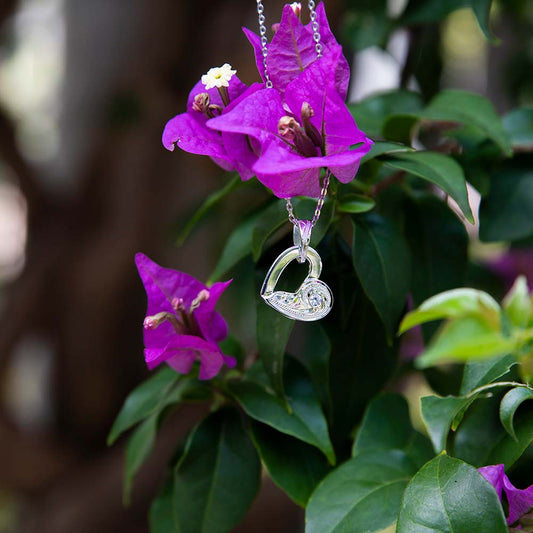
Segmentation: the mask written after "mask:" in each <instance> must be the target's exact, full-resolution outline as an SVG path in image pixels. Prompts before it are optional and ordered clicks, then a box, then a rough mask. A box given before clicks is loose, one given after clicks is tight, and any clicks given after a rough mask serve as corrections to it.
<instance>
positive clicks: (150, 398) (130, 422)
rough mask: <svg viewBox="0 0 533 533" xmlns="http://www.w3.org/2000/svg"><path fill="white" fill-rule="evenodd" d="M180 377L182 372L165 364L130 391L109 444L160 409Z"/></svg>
mask: <svg viewBox="0 0 533 533" xmlns="http://www.w3.org/2000/svg"><path fill="white" fill-rule="evenodd" d="M180 377H181V376H180V374H178V373H177V372H176V371H175V370H173V369H172V368H170V367H168V366H166V365H165V366H164V367H163V368H161V370H158V371H157V373H155V375H154V376H151V377H150V378H149V379H147V380H146V381H144V382H143V383H141V384H140V385H139V386H138V387H137V388H136V389H134V390H133V391H132V392H130V394H129V395H128V397H127V398H126V400H125V402H124V405H123V406H122V409H121V410H120V412H119V414H118V416H117V418H116V420H115V422H114V424H113V427H112V428H111V431H110V432H109V436H108V437H107V444H108V445H111V444H113V443H114V442H115V441H116V440H117V438H118V437H119V436H120V435H121V434H122V433H123V432H124V431H126V430H128V429H129V428H131V427H132V426H134V425H135V424H137V423H138V422H140V421H141V420H144V419H145V418H148V417H149V416H150V415H151V414H153V413H155V412H156V411H158V410H160V409H161V408H162V406H163V404H164V402H165V398H166V397H167V395H168V394H169V393H170V391H171V389H172V388H174V386H175V385H176V384H177V383H178V381H179V380H180Z"/></svg>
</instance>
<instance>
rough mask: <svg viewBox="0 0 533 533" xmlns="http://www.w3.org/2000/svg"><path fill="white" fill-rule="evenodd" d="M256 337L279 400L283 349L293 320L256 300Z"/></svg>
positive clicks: (259, 299)
mask: <svg viewBox="0 0 533 533" xmlns="http://www.w3.org/2000/svg"><path fill="white" fill-rule="evenodd" d="M256 315H257V320H256V324H257V326H256V336H257V348H258V350H259V356H260V357H261V361H262V362H263V366H264V368H265V371H266V373H267V375H268V377H269V379H270V382H271V384H272V388H273V389H274V391H275V392H276V394H278V395H279V396H280V397H281V398H283V397H284V395H285V393H284V389H283V359H284V357H285V347H286V346H287V342H288V341H289V337H290V335H291V331H292V328H293V327H294V320H290V319H288V318H286V317H284V316H283V315H282V314H281V313H278V312H277V311H276V310H274V309H273V308H272V307H270V306H269V305H267V304H266V303H265V302H264V301H263V299H262V298H258V299H257V307H256Z"/></svg>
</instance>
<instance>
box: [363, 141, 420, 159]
mask: <svg viewBox="0 0 533 533" xmlns="http://www.w3.org/2000/svg"><path fill="white" fill-rule="evenodd" d="M409 151H412V148H411V147H410V146H406V145H405V144H400V143H394V142H387V141H376V142H374V144H373V145H372V148H370V152H368V153H367V154H365V155H364V156H363V158H362V159H361V165H363V164H365V163H366V162H367V161H370V160H371V159H375V158H376V157H379V156H381V155H385V154H393V153H394V152H409Z"/></svg>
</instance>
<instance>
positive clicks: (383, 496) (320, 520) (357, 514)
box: [305, 450, 416, 533]
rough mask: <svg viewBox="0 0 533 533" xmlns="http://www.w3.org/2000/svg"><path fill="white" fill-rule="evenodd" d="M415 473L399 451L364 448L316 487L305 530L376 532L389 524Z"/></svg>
mask: <svg viewBox="0 0 533 533" xmlns="http://www.w3.org/2000/svg"><path fill="white" fill-rule="evenodd" d="M415 472H416V466H415V465H414V464H413V463H412V461H411V460H410V459H409V457H407V455H406V454H405V453H404V452H402V451H400V450H375V451H370V450H367V451H362V452H361V453H359V454H358V455H356V456H355V457H354V458H352V459H350V460H349V461H347V462H346V463H344V464H342V465H341V466H339V467H338V468H336V469H335V470H334V471H333V472H331V473H330V474H328V475H327V476H326V478H325V479H324V481H322V483H321V484H320V485H319V486H318V488H317V489H316V490H315V492H314V493H313V495H312V496H311V499H310V500H309V504H308V506H307V510H306V517H305V520H306V528H305V531H306V533H333V532H335V533H373V532H375V531H380V530H381V529H383V528H385V527H387V526H389V525H390V524H392V523H393V522H394V521H395V520H396V517H397V515H398V509H399V508H400V504H401V501H402V494H403V491H404V489H405V487H406V485H407V483H408V482H409V479H410V478H411V476H412V475H413V474H414V473H415Z"/></svg>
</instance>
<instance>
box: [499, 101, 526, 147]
mask: <svg viewBox="0 0 533 533" xmlns="http://www.w3.org/2000/svg"><path fill="white" fill-rule="evenodd" d="M502 122H503V127H504V128H505V130H506V131H507V134H508V135H509V137H510V140H511V144H512V145H513V147H515V148H527V147H529V148H531V147H533V107H519V108H517V109H513V110H512V111H510V112H509V113H507V115H505V116H504V117H503V118H502Z"/></svg>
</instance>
